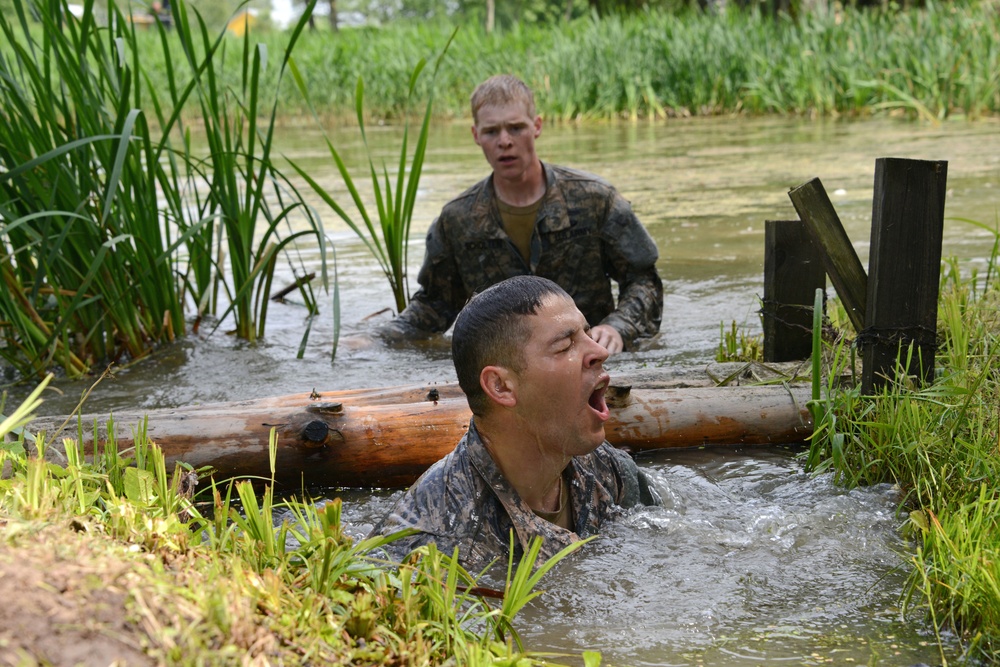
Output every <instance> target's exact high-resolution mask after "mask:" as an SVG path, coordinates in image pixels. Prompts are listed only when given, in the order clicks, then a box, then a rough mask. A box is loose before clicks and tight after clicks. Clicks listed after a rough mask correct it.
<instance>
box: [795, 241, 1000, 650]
mask: <svg viewBox="0 0 1000 667" xmlns="http://www.w3.org/2000/svg"><path fill="white" fill-rule="evenodd" d="M984 227H985V226H984ZM992 231H993V233H994V234H996V235H997V237H996V238H997V242H996V243H995V245H994V250H993V254H992V256H991V258H990V261H989V263H988V265H987V267H986V269H985V271H984V272H983V273H981V274H980V273H973V275H971V276H962V275H961V273H960V271H959V266H958V263H957V262H956V261H955V260H949V261H946V262H945V264H944V271H943V275H942V280H941V292H940V298H939V305H938V326H937V329H938V349H937V355H936V359H935V367H936V369H937V372H936V378H935V380H934V382H933V383H932V384H930V385H929V386H926V387H914V386H912V385H911V384H910V383H909V382H908V381H907V380H905V379H904V380H902V381H900V382H898V383H895V384H890V385H889V386H887V387H885V388H884V389H883V390H881V391H879V392H877V393H876V394H875V395H874V396H863V395H861V394H860V391H859V389H858V388H857V387H841V386H833V384H832V383H830V384H828V385H827V386H826V387H825V388H824V391H823V398H822V400H821V401H819V405H820V406H822V409H821V413H822V415H823V416H822V417H821V418H820V419H819V420H818V423H817V425H816V429H815V433H814V436H813V438H812V440H811V449H810V451H809V452H808V458H807V462H808V467H809V468H811V469H812V470H813V471H816V472H821V471H829V472H832V473H833V474H834V475H835V479H836V480H837V481H838V482H839V483H841V484H843V485H844V486H846V487H848V488H851V487H854V486H862V485H863V486H867V485H871V484H878V483H885V482H888V483H892V484H896V485H898V486H899V488H900V489H901V491H902V493H903V499H902V501H901V504H900V513H901V515H902V516H904V517H908V520H907V521H906V523H905V524H904V526H903V531H904V534H905V535H907V536H908V537H910V538H911V539H912V540H913V543H914V551H913V553H912V554H911V556H910V563H911V565H912V568H913V569H912V572H911V573H910V576H909V580H908V584H907V589H906V591H905V599H904V606H905V607H907V608H918V609H924V610H926V613H927V615H928V617H929V619H930V621H931V623H932V624H933V626H934V628H935V630H936V632H938V633H939V636H940V634H941V633H944V632H954V633H955V634H956V635H957V637H958V639H959V641H960V643H961V646H962V647H963V650H964V654H963V660H965V659H968V661H969V662H970V663H971V664H983V663H988V664H994V663H996V662H997V661H998V660H1000V511H998V509H1000V275H998V272H1000V263H998V248H1000V231H998V230H996V229H993V230H992ZM842 330H843V329H842ZM852 345H853V341H852V340H851V336H849V335H845V336H843V337H841V338H840V339H838V340H837V341H836V342H834V343H833V344H832V345H830V346H829V347H828V348H827V350H826V355H825V357H826V360H827V362H828V373H827V377H830V378H835V377H845V376H849V375H850V374H851V372H852V371H851V368H852V364H853V363H854V362H853V361H852V360H853V355H852V354H850V350H851V347H852ZM942 663H943V664H945V665H947V664H948V661H947V659H946V658H945V657H944V655H943V654H942Z"/></svg>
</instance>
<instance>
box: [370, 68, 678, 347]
mask: <svg viewBox="0 0 1000 667" xmlns="http://www.w3.org/2000/svg"><path fill="white" fill-rule="evenodd" d="M471 102H472V116H473V122H474V125H473V126H472V136H473V138H474V139H475V141H476V144H478V145H479V146H480V148H482V150H483V155H485V156H486V161H487V162H489V164H490V166H491V167H492V168H493V171H492V173H491V174H490V175H489V176H488V177H487V178H485V179H484V180H482V181H480V182H479V183H477V184H476V185H474V186H473V187H471V188H470V189H469V190H467V191H466V192H464V193H463V194H462V195H460V196H459V197H457V198H456V199H454V200H452V201H451V202H449V203H448V204H447V205H446V206H445V207H444V209H443V210H442V211H441V215H440V216H439V217H438V218H437V219H436V220H435V221H434V223H433V224H432V225H431V227H430V230H429V231H428V233H427V247H426V256H425V257H424V263H423V267H422V268H421V269H420V274H419V276H418V278H417V280H418V282H419V283H420V289H419V290H418V291H417V292H416V293H415V294H414V295H413V297H412V299H411V301H410V304H409V305H408V306H407V307H406V309H405V310H404V311H403V312H402V313H401V314H400V315H399V317H397V318H395V319H394V320H393V321H392V322H389V323H387V324H385V325H383V326H382V327H380V329H379V331H378V333H379V335H380V336H381V337H382V338H383V339H386V340H390V341H391V340H400V339H412V338H419V337H424V336H427V335H428V334H430V333H433V332H443V331H446V330H447V329H448V327H450V326H451V324H452V322H453V321H454V320H455V317H456V315H457V314H458V312H459V311H460V310H461V309H462V306H463V305H464V304H465V302H466V301H467V300H468V299H469V297H470V296H471V295H472V294H473V293H475V292H476V291H479V290H482V289H485V288H486V287H488V286H490V285H494V284H496V283H498V282H500V281H501V280H504V279H505V278H510V277H511V276H518V275H536V276H542V277H545V278H549V279H551V280H553V281H554V282H556V283H557V284H559V285H560V286H561V287H562V288H563V289H564V290H566V292H568V293H569V295H570V297H571V298H572V300H573V302H574V303H575V304H576V307H577V308H578V309H579V310H580V312H581V313H583V316H584V318H585V319H586V321H587V323H588V324H589V325H590V327H591V329H590V335H591V336H592V338H593V340H595V341H596V342H597V343H599V344H600V345H601V346H603V347H604V348H605V349H606V350H607V351H608V352H609V353H610V354H615V353H617V352H620V351H622V350H623V349H630V348H632V347H634V346H635V344H636V343H637V341H639V340H640V339H642V338H644V337H650V336H654V335H655V334H656V333H657V332H658V331H659V328H660V318H661V315H662V311H663V282H662V281H661V280H660V277H659V275H658V274H657V271H656V260H657V256H658V255H657V249H656V244H655V243H654V242H653V240H652V238H650V236H649V234H648V233H647V232H646V230H645V228H644V227H643V226H642V224H641V223H640V222H639V220H638V219H637V218H636V216H635V214H634V213H633V212H632V207H631V206H630V205H629V203H628V202H627V201H625V199H624V198H623V197H622V196H621V195H620V194H619V193H618V192H617V191H616V190H615V189H614V188H613V187H612V186H611V185H609V184H608V183H607V182H605V181H603V180H601V179H600V178H598V177H596V176H593V175H591V174H586V173H584V172H581V171H576V170H573V169H568V168H566V167H560V166H556V165H552V164H547V163H543V162H542V161H541V160H540V159H539V157H538V155H537V154H536V153H535V140H536V139H537V138H538V137H539V136H540V135H541V133H542V118H541V116H539V115H537V114H536V113H535V102H534V95H533V94H532V92H531V89H530V88H528V86H527V85H525V84H524V83H523V82H522V81H521V80H520V79H518V78H516V77H513V76H509V75H498V76H494V77H491V78H489V79H487V80H486V81H484V82H483V83H481V84H480V85H479V86H478V87H477V88H476V90H475V92H473V94H472V98H471ZM612 280H613V281H615V282H616V283H617V284H618V301H617V304H616V303H615V299H614V297H613V294H612V289H611V281H612Z"/></svg>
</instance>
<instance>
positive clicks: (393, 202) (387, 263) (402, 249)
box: [289, 31, 457, 312]
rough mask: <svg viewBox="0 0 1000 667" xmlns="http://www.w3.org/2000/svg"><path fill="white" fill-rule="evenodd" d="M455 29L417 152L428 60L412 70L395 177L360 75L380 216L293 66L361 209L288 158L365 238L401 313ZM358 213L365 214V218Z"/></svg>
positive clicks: (359, 109)
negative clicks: (419, 97) (416, 108)
mask: <svg viewBox="0 0 1000 667" xmlns="http://www.w3.org/2000/svg"><path fill="white" fill-rule="evenodd" d="M456 32H457V31H455V32H452V34H451V36H450V37H449V38H448V41H447V42H446V43H445V45H444V48H443V49H442V50H441V53H440V54H439V55H438V57H437V59H436V61H435V64H434V72H433V75H432V77H431V81H432V83H431V93H430V94H429V95H428V98H427V106H426V108H425V110H424V116H423V121H422V123H421V125H420V133H419V134H418V135H417V141H416V146H415V147H414V150H413V154H412V155H410V154H409V136H410V123H409V109H410V104H411V101H412V99H413V97H414V91H415V90H416V86H417V81H418V80H419V78H420V73H421V72H422V71H423V69H424V66H425V65H426V60H424V59H423V58H421V59H420V61H419V62H418V63H417V65H416V66H415V67H414V69H413V72H412V73H411V74H410V80H409V86H408V92H407V97H406V105H405V107H404V111H403V141H402V146H401V147H400V151H399V162H398V164H397V165H396V173H395V178H392V177H390V174H389V170H388V167H387V166H386V165H385V163H384V162H383V163H382V164H381V165H380V168H379V169H377V168H376V166H375V161H374V157H373V155H372V151H371V147H370V146H369V145H368V135H367V133H366V132H365V111H364V96H365V85H364V79H363V78H360V77H359V78H358V82H357V85H356V87H355V93H354V102H355V113H356V116H357V120H358V128H359V130H360V132H361V139H362V141H363V142H364V146H365V153H366V155H367V157H368V170H369V175H370V177H371V187H372V192H373V193H374V196H375V205H376V211H375V215H372V214H371V213H369V211H368V207H367V206H366V205H365V203H364V200H363V199H362V197H361V194H360V192H359V191H358V188H357V187H356V185H355V182H354V178H352V177H351V174H350V171H349V170H348V168H347V165H346V164H345V163H344V160H343V159H342V158H341V156H340V153H339V152H338V151H337V149H336V147H335V146H334V145H333V142H332V141H331V140H330V137H329V135H328V134H327V132H326V130H325V129H324V128H323V125H322V122H321V121H320V119H319V116H318V115H317V113H316V111H315V108H314V105H313V103H312V101H311V95H310V92H309V89H308V87H307V86H306V83H305V78H304V77H303V76H302V74H301V73H300V72H299V70H298V69H297V68H295V67H294V64H293V68H292V71H293V74H294V78H295V82H296V84H297V86H298V89H299V92H300V94H301V95H302V97H303V99H305V101H306V104H307V105H308V106H309V108H310V109H311V110H312V114H313V117H314V118H315V120H316V122H317V124H319V126H320V128H321V129H322V131H323V137H324V139H325V141H326V145H327V148H328V149H329V151H330V156H331V157H332V158H333V161H334V164H336V165H337V171H338V172H339V173H340V176H341V178H342V179H343V181H344V184H345V185H346V186H347V189H348V192H350V195H351V200H352V202H353V203H354V207H355V209H356V210H357V216H354V215H351V214H349V213H348V212H347V211H346V210H345V209H344V208H343V207H342V206H341V205H340V204H338V203H337V201H336V200H334V198H333V196H332V195H331V194H330V193H329V192H328V191H327V190H326V189H325V188H324V187H323V186H322V185H320V184H319V183H318V182H317V181H316V180H315V179H313V178H312V177H311V176H310V175H309V174H308V173H307V172H306V171H305V170H304V169H303V168H302V167H300V166H298V165H297V164H296V163H295V162H293V161H291V160H289V163H290V164H291V165H292V167H293V168H294V169H295V170H296V171H297V172H298V173H299V176H301V177H302V178H303V179H305V180H306V182H307V183H308V184H309V185H310V186H311V187H312V189H313V190H314V191H315V192H316V194H317V195H319V196H320V198H321V199H323V201H324V202H326V204H327V205H328V206H329V207H330V208H331V209H333V211H334V212H335V213H336V214H337V215H338V216H339V217H340V219H341V220H343V221H344V222H345V223H347V226H348V227H350V229H351V231H353V232H354V233H355V234H356V235H357V236H358V238H360V239H361V241H362V242H363V243H364V244H365V246H366V247H367V248H368V250H369V252H371V254H372V255H373V256H374V257H375V259H376V260H377V261H378V263H379V267H380V268H381V269H382V273H383V274H384V275H385V277H386V280H387V281H388V282H389V289H390V291H391V292H392V295H393V298H394V299H395V301H396V310H397V312H402V311H403V309H404V308H406V302H407V299H408V298H409V285H408V281H407V265H408V254H409V247H410V224H411V222H412V220H413V209H414V205H415V203H416V199H417V189H418V187H419V186H420V175H421V173H422V171H423V166H424V158H425V156H426V154H427V138H428V134H429V131H430V121H431V111H432V109H433V104H434V94H433V81H434V80H435V79H436V78H437V73H438V71H439V69H440V67H441V63H442V61H443V60H444V56H445V54H446V53H447V52H448V47H449V46H450V45H451V43H452V41H453V40H454V39H455V34H456ZM393 182H395V186H393ZM376 216H377V220H378V228H377V229H376V226H375V222H374V221H373V219H374V218H375V217H376ZM358 217H360V220H359V219H358Z"/></svg>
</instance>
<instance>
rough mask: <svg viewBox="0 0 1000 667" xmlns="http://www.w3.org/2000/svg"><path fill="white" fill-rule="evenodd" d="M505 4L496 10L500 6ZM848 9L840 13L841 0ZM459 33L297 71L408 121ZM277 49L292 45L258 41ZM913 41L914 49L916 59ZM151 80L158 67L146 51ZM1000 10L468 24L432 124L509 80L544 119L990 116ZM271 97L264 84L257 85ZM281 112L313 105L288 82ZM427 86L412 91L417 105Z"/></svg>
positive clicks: (384, 30)
mask: <svg viewBox="0 0 1000 667" xmlns="http://www.w3.org/2000/svg"><path fill="white" fill-rule="evenodd" d="M498 4H501V3H498ZM845 4H847V3H845ZM452 30H453V27H452V26H451V25H449V24H445V23H443V22H437V23H434V22H420V23H416V22H414V23H407V22H394V23H391V24H387V25H385V26H384V27H378V28H376V27H366V28H354V29H343V30H340V31H339V32H338V33H336V34H334V33H331V32H329V31H321V30H317V31H310V32H307V33H305V34H303V35H302V36H301V38H300V40H299V44H298V45H297V46H296V49H295V59H296V62H297V64H298V67H299V69H300V71H301V73H302V77H303V79H304V81H305V84H306V86H307V88H308V90H309V93H310V99H311V101H312V103H313V104H315V105H316V108H317V109H318V110H319V111H320V112H321V113H324V112H326V113H329V114H332V115H336V116H339V117H342V118H350V117H352V116H353V115H354V113H353V112H354V109H355V105H354V102H355V100H354V94H353V93H354V89H355V83H356V82H357V81H358V79H359V78H361V79H363V80H364V82H365V100H366V105H367V111H368V113H369V114H370V115H371V116H374V117H380V118H390V119H391V118H398V117H400V116H401V115H402V114H403V112H404V110H405V109H406V105H407V100H408V91H407V89H406V86H405V85H401V82H404V81H406V80H407V77H408V75H409V72H410V71H412V69H413V64H414V63H416V62H418V61H419V60H420V59H422V58H427V57H429V56H430V54H433V53H437V52H439V51H440V49H441V46H442V45H443V44H445V43H446V42H447V40H448V36H449V35H450V34H451V32H452ZM257 38H259V39H263V40H264V41H265V43H267V44H269V45H270V46H271V49H272V50H281V49H282V48H283V45H284V44H285V43H286V41H287V37H286V36H285V35H284V34H282V33H280V32H275V33H269V34H263V33H262V34H259V35H258V36H257ZM915 45H919V48H916V47H915ZM151 56H152V57H151V59H150V61H149V66H150V68H151V69H152V70H153V71H154V72H158V73H154V74H153V76H154V78H158V77H162V76H164V75H163V73H162V72H163V69H164V67H165V65H164V63H162V62H157V61H156V54H155V53H153V54H151ZM998 58H1000V13H998V12H997V11H996V10H995V8H994V7H993V6H992V5H990V4H989V3H983V4H979V3H971V4H967V3H948V4H937V3H929V4H928V5H927V7H926V8H923V9H908V10H899V9H897V8H886V9H880V8H865V9H856V8H852V7H844V8H843V9H836V10H834V9H832V8H831V9H829V10H827V9H825V8H821V9H817V10H816V11H815V12H811V13H808V14H802V15H800V16H798V17H797V18H795V19H790V18H787V17H782V18H779V19H777V20H775V19H773V18H770V17H769V16H766V15H763V14H761V13H758V12H748V11H737V10H735V9H733V10H732V11H726V12H723V13H719V14H715V13H699V12H695V11H684V12H681V13H679V14H671V13H667V12H665V11H659V10H650V11H648V12H640V13H635V14H630V15H624V16H623V15H616V14H609V15H607V16H605V17H602V18H594V17H593V16H591V15H585V16H583V17H581V18H576V19H574V20H572V21H570V22H568V23H564V22H557V23H550V24H544V23H536V24H532V23H529V22H527V21H522V22H521V23H519V24H513V25H510V26H509V27H507V28H505V29H503V30H500V29H498V30H496V31H494V32H493V33H490V34H487V33H486V32H485V31H484V29H483V28H482V27H481V26H480V25H479V24H475V23H472V24H463V25H462V26H461V27H460V29H459V31H458V34H457V35H456V37H455V41H454V43H453V44H452V46H451V49H450V55H449V57H448V59H447V60H446V61H445V62H444V63H443V64H442V66H441V71H440V73H439V75H438V77H437V80H436V82H435V84H434V92H435V109H436V113H437V114H438V115H440V116H445V117H447V116H452V117H454V116H459V117H467V116H468V115H469V111H468V98H469V94H470V92H471V90H472V89H473V87H474V86H475V85H476V84H477V83H478V82H479V81H481V80H483V79H485V78H486V77H487V76H489V75H491V74H495V73H497V72H500V71H509V72H512V73H515V74H517V75H519V76H521V77H522V78H524V79H525V80H526V81H527V82H528V83H529V84H530V85H531V86H533V88H534V90H535V93H536V96H537V102H538V106H539V109H540V110H541V112H542V113H543V114H545V115H546V116H547V117H548V118H550V119H575V118H595V117H596V118H611V117H626V118H629V117H647V118H662V117H664V116H674V115H677V116H686V115H700V114H719V113H753V114H758V113H791V114H806V115H812V114H820V115H836V114H870V113H883V112H885V113H888V112H895V113H905V114H908V115H910V116H913V117H918V116H919V117H932V118H943V117H946V116H949V115H953V114H964V115H966V116H969V117H975V116H980V115H984V114H991V113H996V112H998V111H1000V74H998V72H1000V67H998V62H1000V60H998ZM273 85H276V81H269V82H268V84H267V86H268V89H270V86H273ZM283 85H284V90H285V100H286V103H285V106H284V108H283V110H284V112H285V113H287V114H294V113H306V112H307V105H306V103H305V101H304V100H302V98H301V96H300V95H298V94H297V93H296V91H295V90H294V88H293V87H292V85H291V82H285V84H283ZM429 87H430V81H428V80H425V81H423V82H422V83H421V86H420V88H419V89H418V94H419V95H420V96H422V97H426V96H427V95H428V92H429Z"/></svg>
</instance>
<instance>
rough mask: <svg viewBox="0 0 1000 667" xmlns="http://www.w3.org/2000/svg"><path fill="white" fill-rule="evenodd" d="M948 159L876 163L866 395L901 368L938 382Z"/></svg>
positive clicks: (864, 344)
mask: <svg viewBox="0 0 1000 667" xmlns="http://www.w3.org/2000/svg"><path fill="white" fill-rule="evenodd" d="M947 180H948V163H947V161H930V160H908V159H902V158H879V159H877V160H876V161H875V196H874V199H873V202H872V235H871V254H870V256H869V260H868V289H867V295H866V308H865V327H864V329H863V330H861V331H860V332H859V336H858V342H859V345H860V347H861V349H862V358H863V366H862V372H861V388H862V391H863V392H864V393H871V392H872V391H873V390H874V389H876V388H878V387H879V386H882V385H884V384H885V382H886V381H887V380H891V379H894V378H895V371H896V362H897V359H899V363H906V361H907V356H908V354H909V347H910V345H913V351H912V355H909V356H910V362H909V365H908V366H907V368H906V369H905V373H906V374H907V375H910V376H916V377H917V378H918V380H919V381H920V382H928V381H930V380H931V379H933V377H934V352H935V348H936V338H937V301H938V284H939V281H940V275H941V238H942V235H943V233H944V202H945V190H946V185H947Z"/></svg>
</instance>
